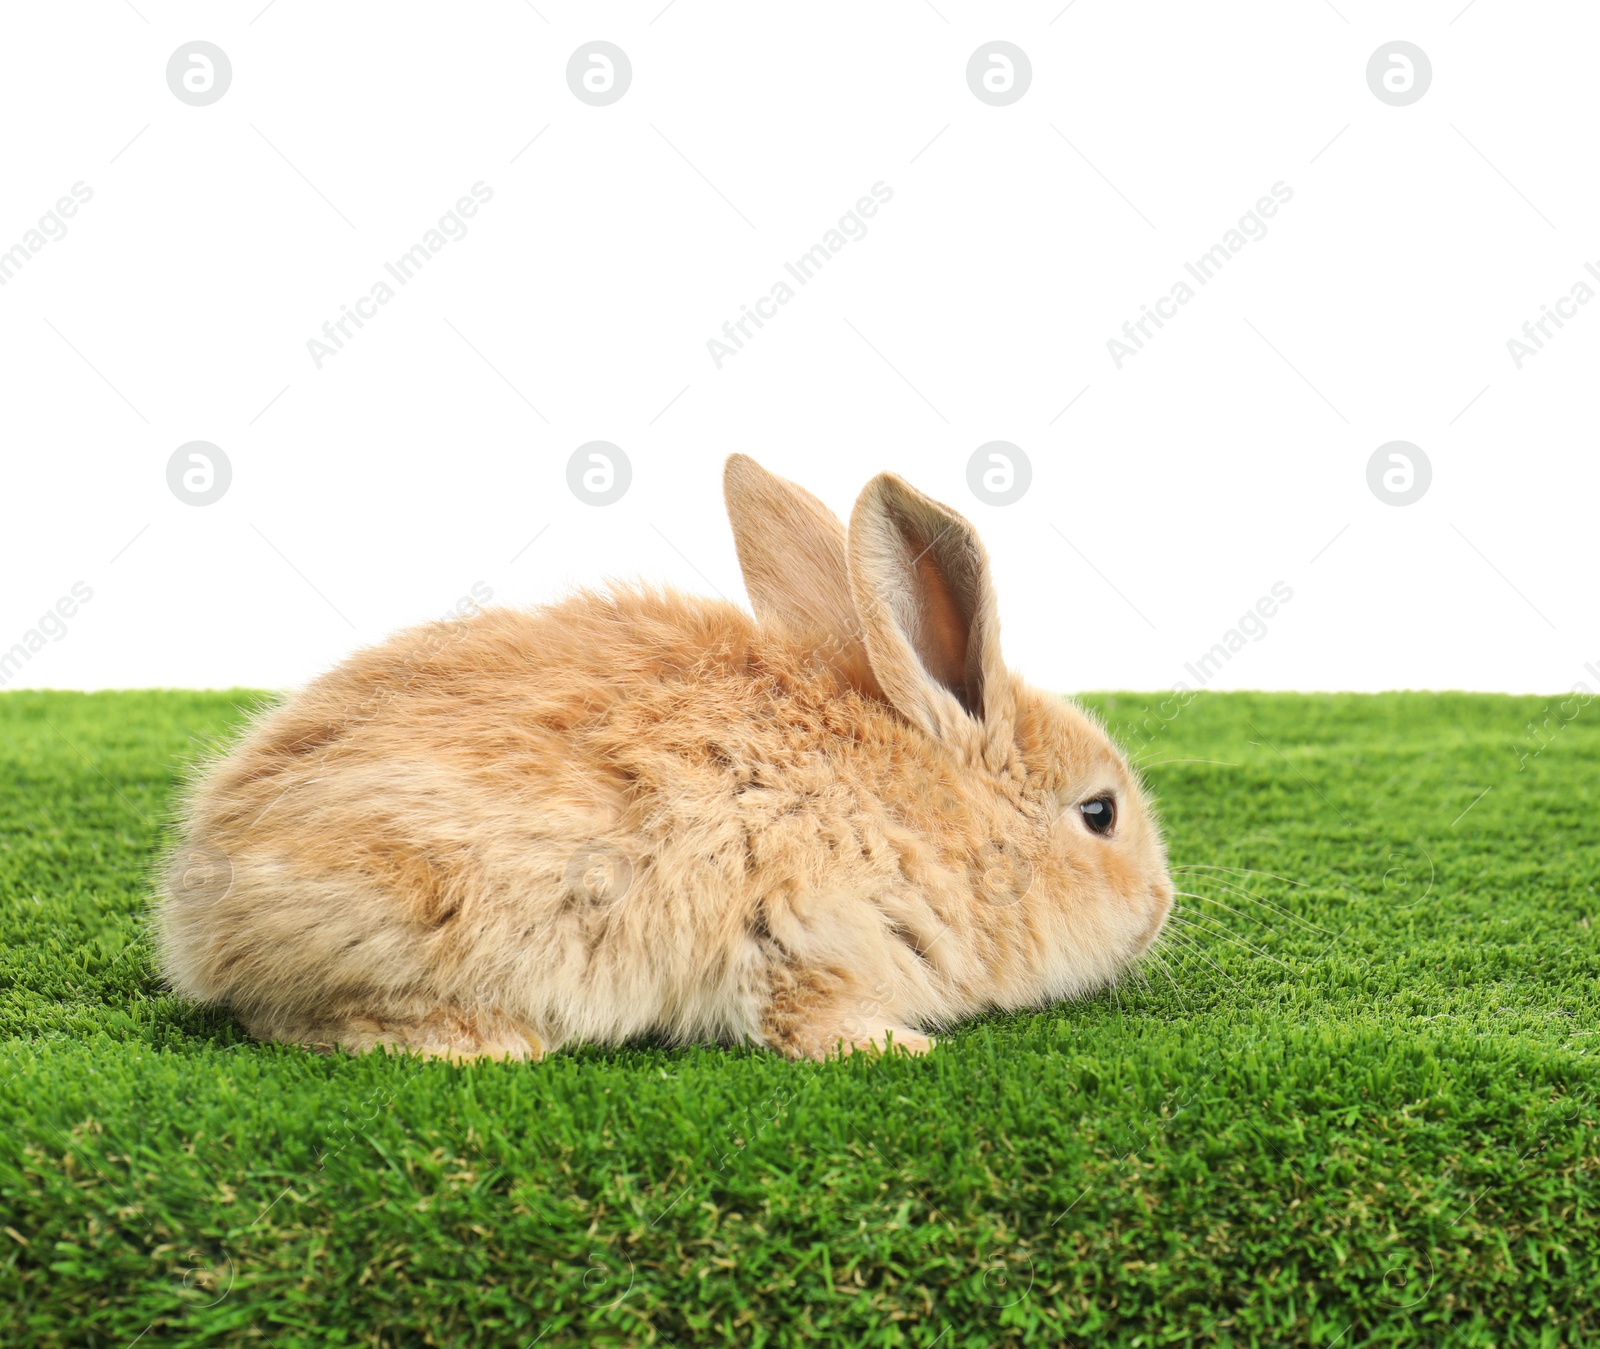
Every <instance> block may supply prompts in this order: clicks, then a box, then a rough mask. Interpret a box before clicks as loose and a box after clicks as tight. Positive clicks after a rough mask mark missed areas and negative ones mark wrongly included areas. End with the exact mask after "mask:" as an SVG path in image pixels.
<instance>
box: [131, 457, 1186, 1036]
mask: <svg viewBox="0 0 1600 1349" xmlns="http://www.w3.org/2000/svg"><path fill="white" fill-rule="evenodd" d="M725 489H726V494H727V503H728V512H729V515H730V516H731V518H732V521H733V530H734V537H735V540H736V542H737V545H738V550H739V560H740V563H741V564H742V566H743V569H744V575H745V581H746V584H747V586H748V588H749V591H750V596H751V599H752V601H753V602H754V606H755V609H756V612H757V614H758V615H759V618H757V619H752V618H750V617H749V616H748V615H747V614H745V613H744V612H742V611H741V610H739V609H737V608H735V607H734V606H733V605H731V604H725V603H721V602H717V601H712V600H705V599H699V598H693V597H689V596H685V595H681V594H675V593H670V592H659V591H652V590H646V589H618V590H615V591H613V592H611V593H606V594H595V593H582V594H579V595H577V596H575V597H573V598H571V599H568V600H566V601H565V602H564V603H560V604H556V605H552V606H550V607H548V608H543V609H539V610H536V611H533V612H523V611H519V610H512V609H489V610H485V611H483V612H480V613H477V614H475V615H473V616H471V617H468V618H464V619H459V620H453V621H447V622H441V623H435V624H432V625H429V626H426V627H422V628H416V629H413V630H411V631H409V632H405V633H401V634H400V635H398V636H396V637H394V638H393V639H391V640H390V641H389V642H387V643H386V644H384V645H383V646H380V647H376V648H373V649H370V650H366V651H362V652H360V653H359V654H357V655H355V656H353V657H352V658H351V659H350V660H348V661H346V662H345V663H344V664H343V665H341V666H339V667H338V668H337V669H335V670H333V671H332V672H330V673H328V674H326V675H324V676H322V677H321V678H320V679H317V680H316V681H315V682H313V683H312V684H311V685H310V686H309V687H308V688H306V689H305V690H303V691H302V692H300V693H298V694H296V695H295V696H293V697H291V698H290V699H289V700H288V701H287V702H285V703H283V704H282V705H281V706H278V707H276V708H274V709H273V710H271V711H269V712H267V713H265V714H264V715H263V716H262V717H261V718H260V719H259V720H258V721H257V722H256V723H255V725H254V726H253V727H252V728H251V729H250V731H249V732H248V734H247V735H246V736H245V737H244V739H243V741H242V742H241V743H240V744H239V745H237V746H236V747H235V748H234V749H233V750H232V751H231V752H229V753H228V754H226V755H225V756H224V757H222V758H220V759H218V760H217V761H215V762H214V763H212V764H211V765H210V766H209V767H208V768H206V769H205V770H204V772H203V773H202V774H201V776H200V778H199V779H198V781H197V783H196V784H195V786H194V788H193V789H192V791H191V792H190V794H189V795H188V797H187V799H186V801H185V803H184V809H183V824H182V830H181V837H180V838H179V840H178V843H177V846H176V847H175V848H174V851H173V854H172V857H171V860H170V862H169V865H168V867H167V869H166V874H165V879H164V882H163V885H162V887H161V890H162V893H161V895H160V897H159V901H158V914H157V923H158V932H159V941H160V949H161V959H162V965H163V969H164V971H165V973H166V976H167V978H168V979H169V980H170V981H171V984H172V986H173V987H174V988H175V989H177V990H178V991H179V992H180V993H183V994H186V995H188V996H190V997H193V998H197V999H201V1000H203V1001H206V1002H211V1003H217V1004H221V1005H223V1006H225V1007H228V1008H230V1009H231V1010H232V1011H233V1012H234V1013H235V1014H236V1015H237V1016H238V1017H239V1018H240V1019H241V1021H242V1022H243V1023H244V1025H245V1027H246V1028H247V1029H248V1030H249V1032H250V1033H251V1034H252V1035H255V1036H258V1037H260V1038H263V1039H274V1040H283V1041H288V1042H291V1043H298V1044H304V1045H310V1046H315V1047H332V1046H335V1045H342V1046H344V1047H346V1048H348V1049H352V1050H364V1049H367V1048H370V1047H372V1046H374V1045H386V1046H391V1047H402V1048H405V1049H409V1050H411V1051H414V1052H417V1053H421V1054H430V1055H443V1056H448V1057H452V1058H473V1057H477V1056H491V1057H512V1058H537V1057H539V1056H540V1055H542V1054H544V1053H546V1052H548V1051H550V1050H553V1049H555V1048H556V1047H558V1046H560V1045H563V1044H570V1043H575V1042H584V1041H587V1042H596V1043H606V1044H614V1043H617V1042H619V1041H623V1040H627V1039H629V1038H631V1037H634V1036H642V1035H647V1034H654V1035H657V1036H661V1037H664V1038H665V1039H667V1040H670V1041H676V1042H685V1041H711V1040H717V1041H734V1042H737V1041H745V1040H749V1041H756V1042H759V1043H761V1044H765V1045H767V1046H770V1047H771V1048H772V1049H774V1050H776V1051H778V1052H779V1053H781V1054H785V1055H789V1056H791V1057H802V1056H809V1057H813V1058H823V1057H826V1056H827V1055H829V1054H831V1053H835V1052H839V1051H841V1050H843V1049H850V1048H858V1049H864V1048H879V1049H881V1048H883V1047H884V1046H885V1044H886V1042H888V1041H889V1040H890V1039H891V1038H892V1041H893V1043H894V1044H895V1045H896V1046H898V1047H899V1048H900V1049H902V1050H905V1051H908V1052H912V1053H920V1052H923V1051H925V1050H927V1049H928V1047H929V1045H930V1041H929V1040H928V1039H927V1037H926V1034H925V1032H926V1031H927V1030H929V1029H931V1028H935V1027H939V1026H945V1025H949V1024H951V1023H953V1022H956V1021H958V1020H960V1019H961V1018H963V1017H967V1016H971V1015H973V1014H974V1013H978V1012H982V1011H984V1010H986V1009H990V1008H1019V1007H1028V1006H1037V1005H1039V1004H1042V1003H1048V1002H1050V1001H1052V1000H1055V999H1061V998H1068V997H1073V996H1075V995H1079V994H1083V993H1086V992H1089V991H1090V990H1093V989H1095V988H1098V987H1100V986H1103V985H1104V984H1106V983H1107V982H1108V981H1110V980H1112V979H1114V978H1115V977H1116V975H1117V973H1118V971H1119V970H1121V969H1123V968H1124V967H1125V966H1127V965H1128V964H1129V963H1130V962H1131V961H1133V960H1135V959H1136V958H1137V957H1138V956H1139V955H1140V954H1141V953H1142V952H1143V951H1144V950H1145V949H1146V948H1147V947H1148V946H1149V945H1150V943H1151V941H1152V940H1153V939H1154V938H1155V936H1156V933H1157V932H1158V931H1159V930H1160V928H1161V925H1162V922H1163V921H1164V920H1165V918H1166V915H1167V911H1168V909H1169V907H1170V905H1171V902H1172V883H1171V881H1170V879H1169V878H1168V875H1167V868H1166V858H1165V852H1164V849H1163V845H1162V841H1161V835H1160V833H1159V831H1158V829H1157V827H1156V824H1155V821H1154V819H1153V818H1152V816H1151V813H1150V810H1149V807H1148V806H1147V804H1146V802H1145V799H1144V797H1143V795H1142V794H1141V792H1140V789H1139V786H1138V784H1137V783H1136V782H1135V781H1134V778H1133V776H1132V774H1131V773H1130V772H1129V770H1128V767H1127V764H1126V762H1125V761H1124V760H1123V758H1122V756H1121V755H1120V754H1119V753H1118V752H1117V750H1116V749H1115V748H1113V746H1112V745H1111V743H1110V742H1109V741H1108V740H1107V738H1106V736H1105V735H1104V734H1103V732H1102V731H1101V729H1100V727H1099V726H1098V725H1096V724H1095V723H1094V722H1093V721H1092V720H1091V719H1090V718H1089V717H1088V716H1086V715H1085V714H1084V713H1083V712H1081V711H1079V710H1078V709H1076V708H1075V707H1073V706H1072V705H1071V704H1069V703H1067V702H1065V701H1063V700H1062V699H1061V698H1059V697H1057V696H1055V695H1052V694H1048V693H1042V692H1039V691H1037V690H1035V689H1032V688H1029V687H1028V686H1027V685H1026V684H1024V683H1023V682H1022V681H1021V680H1020V679H1019V678H1017V677H1016V676H1015V675H1014V674H1012V673H1011V672H1010V671H1009V670H1007V669H1006V667H1005V664H1004V663H1003V662H1002V660H1001V657H1000V635H999V631H998V624H997V621H996V610H995V598H994V593H993V591H992V589H991V586H990V579H989V566H988V560H987V558H986V556H985V554H984V550H983V546H982V544H981V543H980V542H979V541H978V537H977V535H976V534H975V533H974V531H973V529H972V526H971V525H970V524H968V523H967V521H965V520H963V519H962V518H961V517H960V516H959V515H957V514H956V513H955V512H954V511H952V510H950V509H949V508H948V507H946V506H942V505H940V504H939V503H938V502H935V501H932V500H930V499H929V498H928V497H926V496H923V495H922V494H921V493H919V492H918V491H916V490H915V489H914V488H912V487H910V486H909V485H908V484H906V483H905V482H903V481H902V480H901V479H899V478H897V477H894V476H892V475H890V474H883V475H880V476H879V477H877V478H875V479H873V481H872V482H870V483H869V484H868V485H867V487H866V489H865V490H864V491H863V492H862V494H861V497H860V499H859V500H858V501H857V502H856V506H855V511H854V513H853V514H852V516H851V519H850V527H849V531H848V533H847V532H846V530H845V528H844V526H843V525H841V524H840V522H839V521H838V520H837V519H836V518H835V517H834V516H833V515H832V514H831V513H830V512H829V511H828V510H827V508H826V507H824V506H823V505H822V503H821V502H820V501H818V500H817V499H816V498H815V497H813V496H812V495H810V494H809V493H808V492H805V491H803V490H802V489H800V488H799V487H796V486H795V485H793V484H792V483H788V482H785V481H783V480H782V479H780V478H776V477H773V476H772V475H771V474H769V473H767V472H766V471H765V470H764V469H762V468H760V467H759V466H758V465H757V464H756V463H755V462H754V461H753V460H750V459H748V458H745V457H744V456H742V455H735V456H733V457H732V458H731V459H729V461H728V465H727V470H726V475H725ZM1055 621H1061V620H1060V619H1059V618H1058V619H1056V620H1055ZM1086 640H1089V639H1087V638H1086Z"/></svg>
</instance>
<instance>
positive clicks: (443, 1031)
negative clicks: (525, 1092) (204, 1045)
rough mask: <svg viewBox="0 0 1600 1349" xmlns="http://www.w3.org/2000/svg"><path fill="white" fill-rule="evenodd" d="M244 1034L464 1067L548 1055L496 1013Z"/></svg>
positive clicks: (336, 1022)
mask: <svg viewBox="0 0 1600 1349" xmlns="http://www.w3.org/2000/svg"><path fill="white" fill-rule="evenodd" d="M246 1029H247V1030H249V1032H250V1033H251V1034H252V1035H254V1036H256V1038H258V1039H262V1040H281V1041H284V1042H285V1043H289V1044H299V1045H304V1046H305V1047H306V1048H308V1049H315V1050H320V1051H322V1052H323V1053H330V1052H332V1051H333V1050H335V1049H344V1050H348V1051H349V1052H350V1053H353V1054H364V1053H366V1052H367V1051H368V1050H369V1049H377V1048H382V1049H385V1050H387V1051H389V1052H390V1053H403V1054H415V1055H417V1056H418V1057H419V1058H428V1059H449V1060H451V1061H452V1062H456V1063H465V1062H470V1061H472V1060H474V1059H533V1060H537V1059H542V1058H543V1057H544V1055H545V1052H546V1045H545V1044H544V1042H543V1041H542V1040H541V1039H540V1037H539V1036H538V1035H537V1034H535V1033H534V1031H533V1030H532V1028H531V1027H529V1026H527V1025H526V1024H525V1023H523V1022H521V1021H519V1020H517V1019H516V1018H514V1017H511V1016H508V1015H506V1014H505V1013H503V1012H497V1011H471V1012H469V1011H464V1010H461V1009H454V1008H434V1009H432V1010H430V1011H426V1012H419V1013H418V1014H416V1015H406V1014H404V1013H398V1012H388V1011H386V1012H384V1013H382V1014H379V1015H370V1016H369V1015H351V1016H346V1017H342V1018H338V1019H333V1020H329V1021H327V1022H324V1023H320V1024H314V1025H308V1024H302V1025H297V1026H287V1025H260V1026H258V1025H254V1024H247V1025H246Z"/></svg>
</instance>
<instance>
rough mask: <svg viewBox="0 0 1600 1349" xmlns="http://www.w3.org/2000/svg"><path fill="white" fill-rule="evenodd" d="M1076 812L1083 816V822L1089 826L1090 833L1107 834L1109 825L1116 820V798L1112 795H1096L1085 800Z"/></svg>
mask: <svg viewBox="0 0 1600 1349" xmlns="http://www.w3.org/2000/svg"><path fill="white" fill-rule="evenodd" d="M1078 813H1079V814H1080V815H1082V816H1083V822H1084V824H1086V825H1088V826H1089V832H1090V833H1091V834H1109V833H1110V832H1111V826H1112V825H1114V824H1116V822H1117V799H1116V797H1114V796H1097V797H1095V798H1094V800H1093V801H1085V802H1084V803H1083V804H1082V805H1080V806H1079V807H1078Z"/></svg>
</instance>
